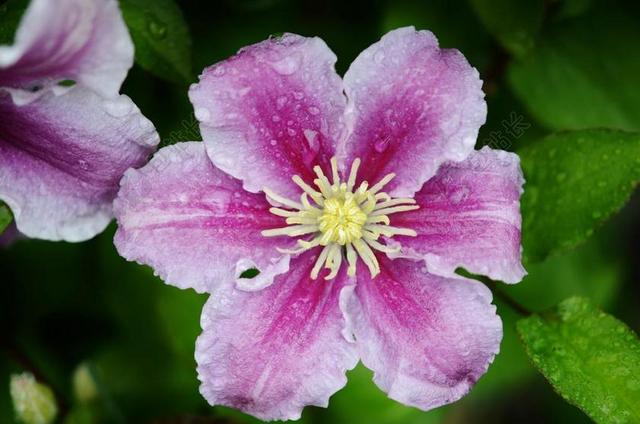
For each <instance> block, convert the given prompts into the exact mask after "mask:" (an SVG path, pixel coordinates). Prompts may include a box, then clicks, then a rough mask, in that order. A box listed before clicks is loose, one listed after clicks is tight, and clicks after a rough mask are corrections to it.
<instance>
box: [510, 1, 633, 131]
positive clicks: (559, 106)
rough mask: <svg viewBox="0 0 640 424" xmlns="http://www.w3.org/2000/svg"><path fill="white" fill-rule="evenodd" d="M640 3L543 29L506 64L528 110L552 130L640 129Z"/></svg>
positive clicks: (606, 6) (608, 6)
mask: <svg viewBox="0 0 640 424" xmlns="http://www.w3.org/2000/svg"><path fill="white" fill-rule="evenodd" d="M638 9H639V8H638V7H637V6H634V7H628V8H627V9H626V10H616V9H615V4H610V3H609V2H604V6H603V7H602V8H593V9H592V10H590V11H589V13H585V14H583V15H580V16H579V17H577V18H574V19H567V20H563V21H561V22H556V23H555V25H551V26H549V28H545V31H544V37H542V39H541V40H540V41H539V42H538V43H537V45H536V48H535V49H531V50H530V52H529V54H528V55H526V57H524V58H523V59H522V60H521V61H519V62H517V63H514V64H513V66H511V67H510V69H509V73H508V77H509V82H510V84H511V86H512V88H513V90H514V91H515V93H516V94H517V95H518V97H519V98H520V100H521V101H522V102H523V103H524V104H525V105H526V106H527V108H528V109H529V111H530V113H531V114H532V115H533V116H535V117H536V119H538V120H539V121H540V122H541V123H542V124H544V125H546V126H548V127H549V128H551V129H558V130H564V129H583V128H589V127H591V128H593V127H608V128H618V129H624V130H640V96H638V95H637V88H638V75H640V55H638V54H634V52H635V51H636V50H637V46H638V45H639V44H640V25H638V17H639V16H640V12H639V11H638Z"/></svg>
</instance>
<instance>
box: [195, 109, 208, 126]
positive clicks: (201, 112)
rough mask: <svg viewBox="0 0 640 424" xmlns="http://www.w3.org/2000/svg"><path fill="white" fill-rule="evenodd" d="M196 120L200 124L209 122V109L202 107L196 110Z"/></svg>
mask: <svg viewBox="0 0 640 424" xmlns="http://www.w3.org/2000/svg"><path fill="white" fill-rule="evenodd" d="M194 113H195V115H196V119H197V120H198V121H200V122H205V121H208V120H209V117H210V116H211V114H210V113H209V109H207V108H204V107H199V108H196V110H195V112H194Z"/></svg>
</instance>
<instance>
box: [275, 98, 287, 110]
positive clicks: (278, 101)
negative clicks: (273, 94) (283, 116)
mask: <svg viewBox="0 0 640 424" xmlns="http://www.w3.org/2000/svg"><path fill="white" fill-rule="evenodd" d="M287 100H288V99H287V96H280V97H278V98H277V99H276V107H277V108H278V109H282V108H283V107H284V105H286V104H287Z"/></svg>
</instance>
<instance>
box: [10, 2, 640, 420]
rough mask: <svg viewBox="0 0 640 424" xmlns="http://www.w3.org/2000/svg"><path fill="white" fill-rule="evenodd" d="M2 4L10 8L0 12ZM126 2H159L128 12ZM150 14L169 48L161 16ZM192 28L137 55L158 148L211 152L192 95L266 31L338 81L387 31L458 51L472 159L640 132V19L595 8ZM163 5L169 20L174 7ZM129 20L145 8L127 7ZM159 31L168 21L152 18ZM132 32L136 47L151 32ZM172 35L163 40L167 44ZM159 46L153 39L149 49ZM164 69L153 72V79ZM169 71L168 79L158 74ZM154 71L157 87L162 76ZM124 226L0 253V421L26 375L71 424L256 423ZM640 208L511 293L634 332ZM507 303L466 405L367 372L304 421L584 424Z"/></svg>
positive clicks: (403, 12) (247, 19)
mask: <svg viewBox="0 0 640 424" xmlns="http://www.w3.org/2000/svg"><path fill="white" fill-rule="evenodd" d="M1 3H2V1H0V4H1ZM124 3H131V4H134V5H135V4H136V3H140V4H150V3H149V2H136V1H129V2H123V4H124ZM167 3H170V2H168V1H164V0H163V1H158V2H157V3H156V6H155V7H156V8H157V9H153V10H152V9H150V10H146V11H144V13H142V15H140V16H141V18H140V19H143V21H144V22H145V24H148V25H151V27H150V29H151V31H152V32H155V33H157V35H158V38H159V39H162V38H164V37H165V36H167V35H166V34H165V32H166V31H172V27H171V24H170V23H169V24H168V27H165V23H164V22H163V21H162V16H163V15H162V13H163V12H162V10H163V8H164V7H165V6H166V4H167ZM178 5H179V7H180V10H181V11H182V14H183V17H184V21H185V22H186V24H187V27H188V29H189V32H190V39H191V42H190V45H189V42H188V37H189V35H187V34H181V37H183V38H182V39H183V41H184V43H183V44H181V45H177V46H175V50H172V52H171V53H170V54H172V55H176V57H178V62H179V63H182V65H183V66H181V67H180V66H179V67H175V68H171V67H165V68H162V67H157V66H156V67H155V68H154V66H153V63H151V65H149V63H150V62H149V60H148V58H145V57H137V59H138V63H140V64H142V66H143V67H144V68H143V67H142V66H140V65H138V64H137V65H136V66H135V67H134V68H133V69H132V71H131V73H130V74H129V77H128V78H127V81H126V82H125V85H124V87H123V92H125V93H126V94H128V95H130V96H131V97H132V98H133V99H134V100H135V101H136V103H137V104H138V105H139V107H140V108H141V109H142V111H143V112H144V113H145V115H146V116H148V117H149V118H150V119H151V120H152V121H153V122H154V123H155V124H156V126H157V128H158V131H159V132H160V135H161V138H162V140H163V144H171V143H175V142H178V141H181V140H194V139H196V140H197V139H199V134H198V130H197V127H196V125H195V119H194V117H193V113H192V108H191V105H190V103H189V102H188V99H187V91H186V90H187V87H188V84H189V83H190V82H194V81H195V80H196V78H197V75H198V73H199V72H200V71H201V70H202V69H203V68H204V67H205V66H208V65H210V64H213V63H215V62H217V61H219V60H223V59H225V58H226V57H228V56H230V55H232V54H234V53H235V52H236V51H237V50H238V49H239V48H241V47H243V46H245V45H247V44H251V43H255V42H258V41H261V40H263V39H265V38H267V37H269V36H270V35H273V34H279V33H282V32H295V33H299V34H303V35H308V36H314V35H317V36H319V37H321V38H323V39H324V40H325V41H326V42H327V44H328V45H329V46H330V47H331V48H332V49H333V51H334V52H335V53H336V54H337V56H338V64H337V68H338V72H339V73H340V74H343V73H344V71H345V70H346V69H347V68H348V66H349V64H350V63H351V61H352V60H353V59H354V58H355V57H356V56H357V54H358V53H359V52H360V51H361V50H363V49H364V48H366V47H367V46H369V45H370V44H372V43H373V42H375V41H377V40H378V39H379V38H380V36H382V35H383V34H384V33H385V32H387V31H388V30H390V29H394V28H397V27H400V26H406V25H414V26H416V27H417V28H420V29H429V30H431V31H433V32H434V33H435V34H436V36H437V37H438V38H439V40H440V43H441V46H443V47H451V48H457V49H459V50H461V51H462V52H463V53H464V55H465V56H466V57H467V58H468V60H469V61H470V62H471V64H472V65H473V66H475V67H477V68H478V70H479V72H480V75H481V77H482V78H483V80H484V81H485V92H486V93H487V102H488V110H489V115H488V119H487V124H486V125H485V126H484V127H483V128H482V130H481V134H480V137H479V141H478V146H481V145H483V144H490V145H492V146H494V147H497V148H504V149H507V150H514V151H518V150H519V149H521V148H522V147H523V146H526V145H527V144H529V143H532V142H534V141H535V140H536V139H538V138H539V137H541V136H543V135H545V134H547V133H550V132H552V131H555V130H564V129H579V128H594V127H608V128H619V129H624V130H640V95H639V94H640V92H639V91H640V47H639V46H640V6H639V5H638V2H636V1H628V2H622V1H597V0H546V1H543V0H540V1H537V0H528V1H521V2H519V1H508V0H469V1H464V0H457V1H445V0H441V1H428V0H422V1H416V0H393V1H392V0H388V1H383V0H377V1H373V0H372V1H349V0H341V1H338V0H224V1H217V2H208V1H196V0H191V1H180V2H178ZM167 7H168V6H167ZM123 8H124V11H125V17H127V18H128V19H135V18H136V16H135V13H134V12H128V9H127V8H126V7H125V6H123ZM155 19H157V20H155ZM132 33H133V36H134V39H136V44H138V42H144V39H143V38H144V36H145V35H144V34H141V35H137V34H136V33H134V32H133V31H132ZM171 35H172V34H168V36H169V37H170V36H171ZM151 42H152V43H153V40H151ZM148 69H153V70H154V72H149V71H148ZM158 70H159V71H158ZM156 75H160V77H159V76H156ZM114 230H115V228H114V226H113V225H112V226H111V227H110V228H109V230H108V231H106V232H105V233H103V234H102V235H100V236H98V237H96V238H95V239H93V240H91V241H88V242H85V243H81V244H66V243H49V242H42V241H33V240H19V241H17V242H15V243H14V244H12V245H11V246H8V247H5V248H0V279H2V283H1V284H0V316H1V321H0V322H2V323H3V329H2V332H1V336H0V340H1V347H2V354H1V356H0V422H2V423H5V422H13V419H14V418H13V416H14V414H13V410H12V406H11V401H10V397H9V385H8V381H9V375H10V374H11V373H13V372H20V371H24V370H29V371H31V372H33V373H34V374H35V375H36V377H37V378H39V379H41V380H43V381H46V382H47V383H48V384H49V385H50V386H51V387H52V388H53V389H54V391H55V392H56V395H57V396H58V397H59V398H60V399H62V404H61V405H60V409H61V415H62V416H63V417H64V418H65V420H66V421H67V422H78V423H80V422H92V421H93V422H136V423H137V422H157V423H210V422H211V423H215V422H221V423H223V422H225V423H226V422H228V423H245V422H255V420H252V419H251V418H249V417H247V416H245V415H242V414H241V413H238V412H235V411H231V410H229V409H225V408H211V407H209V406H208V405H207V404H206V402H205V401H204V400H203V398H201V396H200V395H199V393H198V381H197V379H196V373H195V361H194V359H193V352H194V342H195V339H196V337H197V335H198V334H199V331H200V327H199V315H200V310H201V307H202V305H203V304H204V302H205V300H206V297H205V296H203V295H197V294H195V293H194V292H193V291H191V290H187V291H182V290H179V289H176V288H173V287H169V286H166V285H164V284H163V283H162V282H161V281H160V280H159V279H158V278H155V277H154V276H153V274H152V272H151V270H150V269H148V268H146V267H141V266H138V265H136V264H132V263H127V262H125V261H124V260H123V259H121V258H120V257H119V256H118V255H117V253H116V251H115V249H114V247H113V245H112V237H113V233H114ZM638 240H640V196H638V194H637V193H636V195H635V196H634V197H632V199H631V202H629V203H628V204H627V205H626V206H625V207H624V208H623V209H622V211H621V212H620V213H619V214H617V215H616V216H614V217H613V218H612V219H611V220H609V221H608V222H607V223H606V224H605V225H604V226H603V227H602V228H600V229H598V230H597V231H596V232H595V234H594V236H593V237H591V238H589V239H588V240H587V241H586V242H585V243H583V244H581V245H580V246H578V247H577V248H575V249H573V250H571V251H568V252H566V253H564V254H561V255H556V256H553V257H551V258H549V259H547V260H546V261H544V262H542V263H537V264H533V263H531V264H527V270H528V271H529V276H528V277H526V278H525V279H524V281H522V283H520V284H519V285H517V286H512V287H505V286H500V287H498V290H499V291H500V293H506V294H507V295H509V296H511V297H512V298H514V299H516V300H517V301H518V302H519V303H520V304H522V305H524V306H525V307H527V308H528V309H531V310H533V311H540V310H543V309H546V308H548V307H551V306H553V305H555V304H557V303H558V302H559V301H561V300H563V299H565V298H567V297H569V296H572V295H584V296H587V297H589V298H591V299H592V300H593V301H594V302H595V303H596V304H598V305H599V306H601V307H602V308H603V309H605V310H606V311H608V312H610V313H612V314H614V315H616V316H617V317H618V318H620V319H621V320H622V321H624V322H626V323H627V324H628V325H629V326H630V327H631V328H632V329H634V330H636V332H637V331H638V330H639V329H640V308H638V304H640V284H639V283H640V278H639V277H640V271H639V270H638V269H639V267H638V265H640V250H639V249H638V246H639V242H638ZM500 293H496V296H495V297H496V303H497V305H498V313H499V314H500V316H501V317H502V319H503V322H504V333H505V335H504V340H503V342H502V347H501V353H500V354H499V355H498V357H497V358H496V360H495V362H494V364H493V365H492V366H491V367H490V368H489V371H488V372H487V374H486V375H485V376H484V377H483V378H482V379H481V380H480V381H479V383H478V384H477V386H476V387H475V388H474V389H473V391H472V392H471V394H470V395H468V396H467V397H465V398H463V399H462V400H461V401H459V402H456V403H454V404H452V405H449V406H446V407H443V408H439V409H437V410H434V411H430V412H421V411H418V410H416V409H413V408H408V407H405V406H402V405H400V404H398V403H395V402H393V401H390V400H388V399H386V397H385V395H384V394H383V393H382V392H380V391H379V390H378V389H377V388H376V387H375V385H374V384H373V383H372V381H371V373H370V372H369V371H368V370H366V369H364V368H363V367H361V366H359V367H358V368H356V369H355V370H354V371H352V372H351V373H350V374H349V383H348V385H347V387H346V388H345V389H343V390H342V391H340V392H339V393H337V394H336V395H335V396H334V397H332V398H331V401H330V406H329V408H328V409H321V408H314V407H309V408H307V409H306V410H305V412H304V414H303V420H302V421H303V422H305V423H329V422H332V423H334V422H338V423H341V422H356V423H360V422H366V423H373V424H375V423H380V424H387V423H425V424H426V423H429V424H431V423H470V422H471V423H484V422H492V423H493V422H495V423H500V422H532V423H533V422H535V423H539V422H562V423H582V422H589V419H588V418H587V417H586V415H584V414H583V413H582V412H580V411H579V410H578V409H576V408H574V407H573V406H571V405H569V404H567V403H565V402H564V401H563V400H562V399H561V398H560V397H559V396H558V395H556V394H555V393H554V391H553V389H552V388H551V387H550V386H549V385H548V384H547V383H546V382H545V380H544V379H543V378H542V377H541V376H540V375H539V374H538V373H537V372H536V371H535V370H534V368H533V367H532V366H531V365H530V364H529V361H528V359H527V357H526V355H525V353H524V349H523V347H522V345H521V344H520V343H519V341H518V336H517V334H516V332H515V329H514V323H515V320H516V319H517V318H518V313H517V311H515V310H514V309H512V308H511V307H510V306H509V305H507V304H505V303H503V302H502V301H501V294H500ZM80 364H86V365H87V366H88V368H89V370H90V372H91V373H92V375H93V378H94V379H95V383H96V386H97V390H98V394H97V397H96V398H95V399H94V400H92V401H90V402H84V403H82V402H78V401H77V399H76V398H75V397H74V394H73V389H72V375H73V372H74V370H76V369H77V367H78V366H79V365H80Z"/></svg>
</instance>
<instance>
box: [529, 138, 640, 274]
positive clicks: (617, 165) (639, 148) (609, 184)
mask: <svg viewBox="0 0 640 424" xmlns="http://www.w3.org/2000/svg"><path fill="white" fill-rule="evenodd" d="M518 153H519V154H520V158H521V160H522V169H523V171H524V175H525V180H526V181H527V182H526V184H525V187H524V195H523V196H522V216H523V224H522V226H523V229H522V237H523V246H524V257H525V261H527V262H529V261H540V260H543V259H545V258H546V257H547V256H549V255H551V254H554V253H558V252H561V251H563V250H566V249H569V248H572V247H575V246H576V245H578V244H579V243H580V242H582V241H584V240H586V239H587V238H588V237H589V236H591V235H592V234H593V232H594V230H595V228H596V227H597V226H598V225H599V224H601V223H602V222H604V221H605V220H606V219H607V218H608V217H609V216H610V215H611V214H613V213H614V212H616V211H618V210H619V209H620V208H621V207H622V206H623V205H624V204H625V203H626V202H627V200H628V199H629V197H630V196H631V194H632V193H633V190H634V188H635V187H636V186H637V185H638V182H639V181H640V134H637V133H627V132H623V131H616V130H582V131H567V132H560V133H556V134H552V135H550V136H548V137H546V138H544V139H542V140H541V141H539V142H537V143H533V144H531V145H530V146H527V147H526V148H524V149H522V150H521V151H520V152H518Z"/></svg>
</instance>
